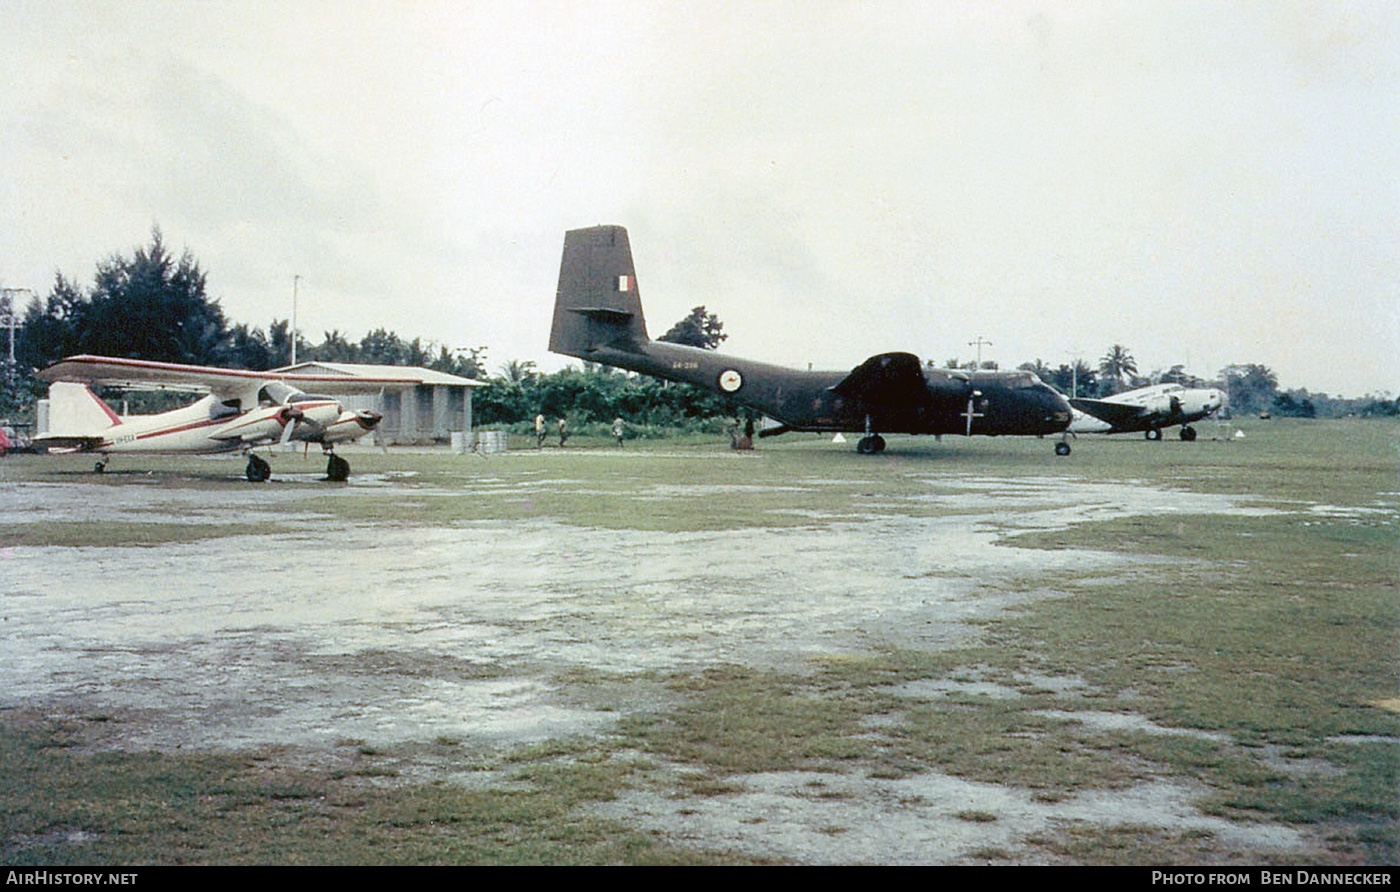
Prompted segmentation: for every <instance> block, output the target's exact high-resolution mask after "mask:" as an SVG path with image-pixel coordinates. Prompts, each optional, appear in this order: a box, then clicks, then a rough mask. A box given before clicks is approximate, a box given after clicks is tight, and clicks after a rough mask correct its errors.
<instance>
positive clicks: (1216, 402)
mask: <svg viewBox="0 0 1400 892" xmlns="http://www.w3.org/2000/svg"><path fill="white" fill-rule="evenodd" d="M1070 404H1071V405H1072V406H1074V408H1075V409H1077V410H1079V411H1080V412H1083V413H1085V414H1086V415H1089V416H1091V418H1092V419H1095V420H1097V421H1098V422H1099V424H1097V425H1095V424H1093V423H1092V421H1091V422H1089V423H1087V424H1085V425H1083V426H1082V427H1081V426H1080V425H1079V424H1077V423H1076V425H1075V427H1073V428H1072V430H1085V431H1094V430H1097V431H1100V432H1102V433H1107V434H1119V433H1125V432H1129V431H1143V432H1144V436H1146V438H1147V439H1149V440H1160V439H1162V428H1164V427H1171V426H1172V425H1176V424H1179V425H1181V439H1183V440H1194V439H1196V429H1195V428H1193V427H1192V426H1191V422H1193V421H1200V420H1201V419H1202V418H1209V417H1210V416H1211V415H1213V414H1215V412H1216V411H1217V410H1219V409H1220V407H1221V406H1222V405H1224V404H1225V394H1224V393H1223V392H1222V391H1220V390H1218V389H1216V388H1214V387H1185V386H1183V385H1181V384H1153V385H1152V386H1151V387H1139V388H1138V389H1136V390H1129V391H1125V392H1124V393H1119V394H1115V395H1114V396H1110V397H1106V398H1104V399H1101V400H1089V399H1072V400H1070Z"/></svg>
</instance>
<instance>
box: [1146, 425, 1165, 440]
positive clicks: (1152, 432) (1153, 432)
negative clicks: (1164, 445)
mask: <svg viewBox="0 0 1400 892" xmlns="http://www.w3.org/2000/svg"><path fill="white" fill-rule="evenodd" d="M1142 435H1143V436H1144V437H1146V438H1147V439H1149V440H1160V439H1162V429H1161V428H1160V427H1153V428H1148V429H1147V430H1145V431H1143V432H1142Z"/></svg>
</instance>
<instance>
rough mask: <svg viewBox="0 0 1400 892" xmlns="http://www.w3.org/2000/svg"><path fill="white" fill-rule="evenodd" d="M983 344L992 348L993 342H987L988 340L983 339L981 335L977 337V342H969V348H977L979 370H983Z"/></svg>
mask: <svg viewBox="0 0 1400 892" xmlns="http://www.w3.org/2000/svg"><path fill="white" fill-rule="evenodd" d="M983 344H986V345H987V346H988V347H990V346H992V342H991V341H989V340H987V339H986V338H984V337H982V336H981V335H978V336H977V340H975V341H968V342H967V346H969V347H972V346H976V347H977V368H978V369H981V368H982V345H983Z"/></svg>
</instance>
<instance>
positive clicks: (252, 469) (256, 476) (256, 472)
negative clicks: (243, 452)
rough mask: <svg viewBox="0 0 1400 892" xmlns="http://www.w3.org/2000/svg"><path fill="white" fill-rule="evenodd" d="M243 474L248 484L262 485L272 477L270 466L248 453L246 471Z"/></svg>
mask: <svg viewBox="0 0 1400 892" xmlns="http://www.w3.org/2000/svg"><path fill="white" fill-rule="evenodd" d="M244 473H246V474H247V475H248V480H249V482H252V483H263V482H265V481H266V480H267V479H268V478H269V477H271V476H272V466H271V465H269V464H268V463H267V462H265V461H263V460H262V459H261V458H259V457H258V456H256V455H253V454H252V453H249V455H248V470H247V471H245V472H244Z"/></svg>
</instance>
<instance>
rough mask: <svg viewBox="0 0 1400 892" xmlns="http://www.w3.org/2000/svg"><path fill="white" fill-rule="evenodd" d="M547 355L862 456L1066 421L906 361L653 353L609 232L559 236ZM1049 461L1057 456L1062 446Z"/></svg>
mask: <svg viewBox="0 0 1400 892" xmlns="http://www.w3.org/2000/svg"><path fill="white" fill-rule="evenodd" d="M549 349H550V350H552V351H553V352H555V353H562V354H564V355H566V356H575V357H578V358H579V359H584V360H587V361H589V362H596V363H600V364H602V365H609V366H615V367H617V368H622V369H627V370H629V371H634V372H640V373H642V374H644V375H652V376H655V377H658V378H664V379H666V380H670V381H680V382H686V383H689V384H695V385H698V386H700V387H704V388H707V389H709V390H713V391H716V392H718V393H720V394H723V395H724V396H727V397H730V398H731V399H733V400H734V401H735V402H736V403H738V404H739V405H741V406H744V407H746V408H748V409H751V410H754V411H757V412H761V413H762V414H763V415H765V416H767V417H769V418H771V419H774V420H775V421H776V422H777V424H776V425H774V426H772V427H769V428H767V429H764V430H761V431H760V432H759V436H771V435H773V434H780V433H783V432H785V431H790V430H791V431H835V432H843V433H862V434H863V435H864V436H863V437H862V438H861V439H860V441H859V443H858V444H857V446H856V451H857V452H860V453H862V454H871V453H875V452H879V451H881V450H882V449H884V448H885V440H884V438H883V437H882V436H881V434H882V433H909V434H936V435H942V434H966V435H976V434H985V435H989V436H996V435H999V434H1008V435H1009V434H1033V435H1042V434H1057V433H1061V432H1062V431H1064V430H1065V429H1066V427H1068V425H1069V421H1070V406H1069V403H1068V402H1066V401H1065V398H1064V397H1063V396H1061V395H1060V394H1059V393H1058V392H1056V391H1055V390H1054V389H1053V388H1051V387H1050V386H1048V385H1046V384H1045V383H1043V382H1042V381H1041V380H1040V379H1039V378H1037V377H1036V376H1035V375H1034V374H1032V373H1030V372H1026V371H1015V372H1000V371H962V370H958V369H933V368H926V367H925V366H923V365H922V364H921V363H920V362H919V359H918V357H916V356H914V355H913V354H911V353H881V354H879V355H876V356H872V357H870V358H869V359H867V360H866V361H865V362H863V363H861V364H860V365H859V366H857V367H856V368H854V369H852V370H849V371H834V372H817V371H807V372H804V371H796V370H793V369H786V368H782V367H781V366H775V365H768V364H765V363H761V362H755V361H753V360H748V359H739V358H736V357H733V356H726V355H724V354H721V353H716V352H714V351H713V350H702V349H699V348H696V347H687V346H682V345H680V344H670V343H665V342H662V341H653V340H651V339H650V338H649V337H647V330H646V322H645V321H644V319H643V317H642V304H641V297H640V294H639V292H638V290H637V274H636V270H635V268H634V267H633V263H632V249H631V247H630V245H629V244H628V240H627V230H626V229H624V228H622V227H621V226H596V227H592V228H590V229H577V230H573V231H571V232H568V233H566V234H565V236H564V254H563V259H562V262H561V263H560V268H559V290H558V293H557V295H556V298H555V303H554V322H553V328H552V329H551V331H550V335H549ZM1055 451H1056V453H1057V454H1060V455H1067V454H1069V451H1070V447H1069V443H1068V442H1065V441H1064V440H1061V441H1060V442H1058V443H1056V444H1055Z"/></svg>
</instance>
